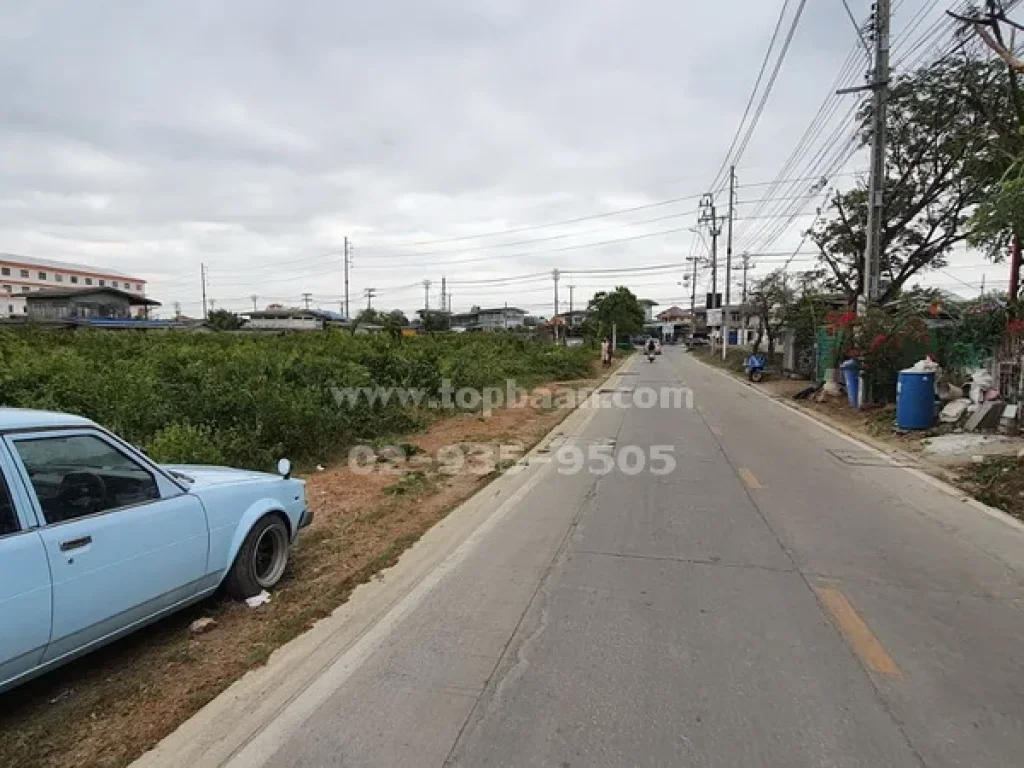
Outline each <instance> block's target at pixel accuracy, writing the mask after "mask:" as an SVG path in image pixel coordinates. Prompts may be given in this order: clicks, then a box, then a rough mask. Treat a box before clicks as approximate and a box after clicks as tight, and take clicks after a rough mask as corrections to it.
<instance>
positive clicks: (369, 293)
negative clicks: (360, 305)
mask: <svg viewBox="0 0 1024 768" xmlns="http://www.w3.org/2000/svg"><path fill="white" fill-rule="evenodd" d="M363 295H364V296H366V308H367V309H373V297H374V296H376V295H377V289H376V288H367V289H365V290H364V291H363Z"/></svg>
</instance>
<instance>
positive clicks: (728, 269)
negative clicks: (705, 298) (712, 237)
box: [722, 165, 736, 360]
mask: <svg viewBox="0 0 1024 768" xmlns="http://www.w3.org/2000/svg"><path fill="white" fill-rule="evenodd" d="M735 214H736V166H735V165H732V166H729V215H728V216H727V218H726V220H727V221H728V226H729V229H728V232H727V234H726V239H725V309H723V310H722V360H725V356H726V352H728V350H729V314H730V302H731V298H730V295H731V288H732V222H733V219H734V218H735Z"/></svg>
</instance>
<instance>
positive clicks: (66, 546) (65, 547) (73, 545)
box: [60, 536, 92, 552]
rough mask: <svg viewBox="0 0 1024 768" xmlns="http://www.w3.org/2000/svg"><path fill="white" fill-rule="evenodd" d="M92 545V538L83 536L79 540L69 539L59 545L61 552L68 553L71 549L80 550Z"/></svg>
mask: <svg viewBox="0 0 1024 768" xmlns="http://www.w3.org/2000/svg"><path fill="white" fill-rule="evenodd" d="M90 544H92V536H83V537H82V538H80V539H69V540H68V541H62V542H61V543H60V551H61V552H70V551H71V550H73V549H81V548H82V547H88V546H89V545H90Z"/></svg>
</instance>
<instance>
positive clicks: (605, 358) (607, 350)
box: [601, 339, 612, 368]
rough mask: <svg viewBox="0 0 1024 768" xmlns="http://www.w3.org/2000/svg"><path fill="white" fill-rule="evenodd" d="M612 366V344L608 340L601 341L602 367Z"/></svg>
mask: <svg viewBox="0 0 1024 768" xmlns="http://www.w3.org/2000/svg"><path fill="white" fill-rule="evenodd" d="M611 364H612V343H611V342H610V341H608V339H602V340H601V365H603V366H604V367H605V368H607V367H608V366H609V365H611Z"/></svg>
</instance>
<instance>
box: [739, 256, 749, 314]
mask: <svg viewBox="0 0 1024 768" xmlns="http://www.w3.org/2000/svg"><path fill="white" fill-rule="evenodd" d="M749 269H750V254H749V253H744V254H743V298H742V299H741V301H740V303H741V304H743V305H746V303H747V270H749Z"/></svg>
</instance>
